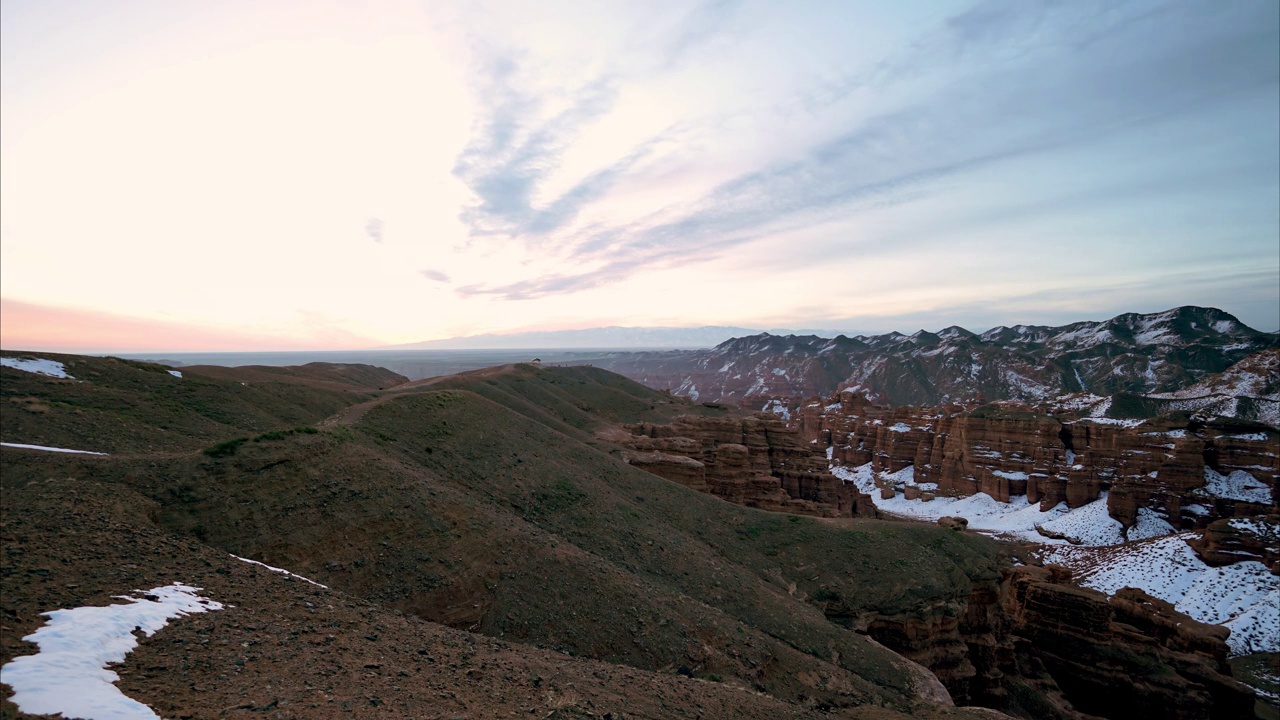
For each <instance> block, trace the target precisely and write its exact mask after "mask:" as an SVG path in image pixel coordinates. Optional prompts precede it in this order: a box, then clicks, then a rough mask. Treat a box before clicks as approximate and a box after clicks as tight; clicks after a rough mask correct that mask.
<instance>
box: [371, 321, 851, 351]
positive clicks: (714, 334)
mask: <svg viewBox="0 0 1280 720" xmlns="http://www.w3.org/2000/svg"><path fill="white" fill-rule="evenodd" d="M761 332H766V331H762V330H760V329H752V328H742V327H726V326H720V325H707V326H703V327H619V326H610V327H602V328H585V329H582V330H549V331H540V332H522V333H506V334H492V333H490V334H485V335H470V336H467V337H456V338H446V339H443V340H426V341H423V342H416V343H407V344H404V345H391V346H388V347H386V348H382V349H386V350H393V349H394V350H499V349H522V348H528V349H544V348H554V349H571V348H578V349H581V348H590V349H599V348H616V349H624V348H628V349H629V348H655V349H656V348H661V349H668V350H672V349H699V348H712V347H715V346H716V345H719V344H720V343H723V342H725V341H726V340H730V339H732V338H735V337H743V336H747V335H757V334H759V333H761ZM767 332H769V333H772V334H788V335H790V334H802V335H813V336H817V337H828V338H830V337H836V336H837V335H839V334H840V333H841V332H846V333H847V332H850V331H839V330H771V331H767Z"/></svg>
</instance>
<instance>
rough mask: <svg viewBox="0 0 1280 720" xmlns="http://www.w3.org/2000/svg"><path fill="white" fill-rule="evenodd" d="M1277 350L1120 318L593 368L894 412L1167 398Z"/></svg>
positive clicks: (1205, 327) (1185, 310)
mask: <svg viewBox="0 0 1280 720" xmlns="http://www.w3.org/2000/svg"><path fill="white" fill-rule="evenodd" d="M1275 347H1280V337H1277V336H1276V335H1274V334H1270V333H1263V332H1258V331H1256V330H1253V329H1252V328H1249V327H1247V326H1245V325H1244V324H1242V323H1241V322H1240V321H1239V320H1237V319H1236V318H1235V317H1233V316H1231V315H1230V314H1228V313H1225V312H1223V311H1221V310H1217V309H1214V308H1200V307H1191V306H1187V307H1180V308H1175V309H1172V310H1168V311H1165V312H1162V313H1153V314H1149V315H1140V314H1135V313H1129V314H1125V315H1119V316H1117V317H1114V318H1112V319H1110V320H1107V321H1103V322H1079V323H1073V324H1071V325H1064V326H1061V327H1043V326H1038V325H1018V326H1014V327H996V328H992V329H990V330H988V331H986V332H984V333H982V334H981V335H978V334H975V333H972V332H969V331H968V330H965V329H964V328H960V327H950V328H946V329H945V330H941V331H938V332H937V333H932V332H926V331H924V330H921V331H919V332H917V333H915V334H913V335H903V334H901V333H896V332H895V333H888V334H885V335H873V336H857V337H852V338H851V337H845V336H843V335H842V336H839V337H836V338H834V339H830V340H828V339H824V338H820V337H816V336H775V335H769V334H763V335H752V336H747V337H740V338H735V339H733V340H729V341H727V342H724V343H721V344H720V345H718V346H716V347H715V348H713V349H711V350H701V351H692V352H666V353H655V352H651V353H617V354H614V355H611V356H610V357H608V358H606V359H601V360H597V361H595V364H596V365H599V366H601V367H606V368H608V369H610V370H613V371H614V372H618V373H621V374H623V375H626V376H627V377H630V378H632V379H634V380H637V381H640V382H642V383H644V384H646V385H648V386H650V387H656V388H670V389H671V391H672V392H674V393H676V394H680V395H688V396H689V397H692V398H695V399H696V400H703V401H713V402H730V403H733V404H739V405H744V406H751V407H755V408H759V407H762V406H763V405H764V403H765V402H766V401H768V400H771V399H774V398H784V397H796V398H807V397H810V396H813V395H820V396H824V397H825V396H827V395H829V394H831V393H833V392H835V391H836V390H838V389H842V388H846V387H860V388H862V389H864V390H865V391H867V392H869V393H871V394H873V395H874V396H876V397H877V398H882V399H884V400H885V401H887V402H888V403H890V404H892V405H938V404H942V403H947V402H962V401H975V400H986V401H990V400H1022V401H1027V402H1032V401H1039V400H1044V399H1046V398H1050V397H1053V396H1056V395H1059V394H1062V393H1072V392H1088V393H1092V394H1094V395H1098V396H1109V395H1115V394H1117V393H1131V394H1150V393H1168V392H1176V391H1180V390H1183V389H1184V388H1187V387H1188V386H1191V385H1193V384H1195V383H1197V382H1199V381H1201V380H1203V379H1205V378H1206V377H1208V376H1210V375H1212V374H1214V373H1220V372H1222V371H1224V370H1226V369H1227V368H1229V367H1230V366H1232V365H1233V364H1234V363H1236V362H1237V361H1239V360H1241V359H1243V358H1244V357H1246V356H1248V355H1250V354H1251V353H1255V352H1258V351H1260V350H1265V349H1268V348H1275Z"/></svg>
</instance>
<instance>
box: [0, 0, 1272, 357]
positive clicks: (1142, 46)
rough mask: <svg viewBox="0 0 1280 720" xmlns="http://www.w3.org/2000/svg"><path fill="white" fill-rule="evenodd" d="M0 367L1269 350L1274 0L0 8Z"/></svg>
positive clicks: (82, 0)
mask: <svg viewBox="0 0 1280 720" xmlns="http://www.w3.org/2000/svg"><path fill="white" fill-rule="evenodd" d="M0 158H3V162H0V344H2V345H3V346H4V347H5V348H7V349H13V348H28V349H62V350H84V351H97V350H132V351H163V350H188V351H195V350H291V349H326V348H332V349H337V348H361V347H371V346H378V345H383V344H393V343H409V342H415V341H421V340H431V339H438V338H447V337H455V336H465V335H474V334H480V333H491V332H511V331H528V330H557V329H574V328H588V327H599V326H609V325H626V326H700V325H737V326H745V327H771V328H785V327H803V328H844V329H856V330H859V331H865V332H881V331H889V330H899V331H903V332H911V331H914V330H916V329H920V328H924V329H929V330H936V329H939V328H942V327H946V326H949V325H953V324H959V325H962V326H965V327H969V328H970V329H973V330H979V331H980V330H982V329H985V328H988V327H991V326H994V325H1000V324H1006V325H1011V324H1016V323H1034V324H1064V323H1067V322H1072V321H1077V320H1102V319H1106V318H1109V317H1112V316H1114V315H1117V314H1120V313H1124V312H1155V311H1160V310H1164V309H1167V308H1171V307H1175V306H1179V305H1206V306H1213V307H1219V308H1222V309H1224V310H1226V311H1228V312H1231V313H1233V314H1235V315H1237V316H1238V317H1240V319H1241V320H1243V321H1244V322H1245V323H1246V324H1248V325H1250V326H1253V327H1255V328H1258V329H1261V330H1268V331H1270V330H1276V329H1277V328H1280V3H1276V2H1274V0H1205V1H1196V0H1176V1H1174V2H1158V1H1139V2H1117V1H1115V0H1103V1H1101V2H1089V1H1088V0H1071V1H1070V2H1064V1H1043V2H1042V1H1037V0H1009V1H1008V2H975V1H974V0H937V1H932V2H913V3H885V2H879V1H874V0H867V1H860V0H839V1H837V2H788V3H776V2H750V1H743V2H738V1H735V0H714V1H711V2H684V1H670V2H668V1H666V0H661V1H658V2H654V1H646V2H634V3H631V2H599V3H581V2H558V1H555V0H547V1H545V2H538V3H528V2H459V3H449V2H444V1H440V0H430V1H424V2H407V1H401V0H386V1H385V2H384V1H381V0H350V1H349V2H339V1H335V0H305V1H300V2H292V1H291V0H272V2H248V1H244V0H223V1H221V2H217V3H202V2H188V1H181V0H180V1H173V0H137V1H135V2H123V1H118V2H102V1H101V0H4V2H3V4H0Z"/></svg>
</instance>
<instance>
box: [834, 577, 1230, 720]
mask: <svg viewBox="0 0 1280 720" xmlns="http://www.w3.org/2000/svg"><path fill="white" fill-rule="evenodd" d="M819 604H820V605H821V606H823V607H824V609H825V611H826V612H827V615H828V617H830V618H832V620H833V621H836V622H841V623H842V624H846V625H849V626H852V627H853V628H854V629H856V630H859V631H861V632H865V633H867V634H869V635H870V636H871V637H873V638H874V639H875V640H877V641H878V642H880V643H882V644H884V645H886V646H888V647H890V648H892V649H894V650H896V651H897V652H899V653H901V654H903V655H905V656H906V657H908V658H910V659H911V660H914V661H915V662H918V663H920V664H922V665H924V666H925V667H928V668H929V669H930V670H932V671H933V672H934V674H935V675H937V677H938V678H939V679H940V680H941V681H942V683H943V684H944V685H945V686H946V687H947V690H948V691H949V692H950V693H951V695H952V697H953V698H954V699H955V701H956V703H957V704H961V705H968V704H976V705H981V706H985V707H990V708H995V709H1000V710H1004V711H1006V712H1010V713H1013V714H1015V715H1019V716H1026V717H1038V718H1059V719H1066V718H1072V719H1079V718H1087V717H1095V716H1102V717H1109V718H1135V719H1139V720H1140V719H1144V718H1150V719H1152V720H1155V719H1156V718H1160V719H1165V718H1172V719H1175V720H1208V719H1216V718H1248V717H1252V713H1253V695H1252V693H1251V692H1250V691H1249V690H1248V688H1246V687H1245V686H1243V685H1241V684H1240V683H1238V682H1236V681H1235V680H1233V679H1232V678H1231V670H1230V667H1229V666H1228V665H1227V652H1228V648H1227V645H1226V642H1225V640H1226V637H1227V634H1228V631H1227V630H1226V629H1224V628H1221V627H1217V626H1213V625H1204V624H1202V623H1198V622H1196V621H1194V620H1192V619H1191V618H1189V617H1187V616H1186V615H1183V614H1181V613H1179V612H1177V611H1175V610H1174V609H1173V606H1171V605H1169V604H1168V603H1166V602H1163V601H1161V600H1158V599H1155V598H1152V597H1150V596H1149V595H1147V594H1146V593H1144V592H1142V591H1141V590H1135V589H1132V588H1126V589H1123V590H1121V591H1120V592H1118V593H1116V595H1115V596H1114V597H1112V598H1110V599H1108V598H1107V596H1105V595H1103V594H1102V593H1099V592H1097V591H1094V590H1089V589H1086V588H1081V587H1079V586H1077V585H1074V584H1072V582H1071V574H1070V571H1068V570H1067V569H1066V568H1063V567H1060V566H1049V567H1029V566H1023V567H1016V568H1009V569H1007V570H1006V571H1005V572H1004V573H1003V575H1002V577H1001V578H1000V579H999V580H998V581H993V582H990V583H986V584H979V585H978V586H977V587H975V588H973V590H972V591H971V592H970V594H969V595H968V596H967V597H963V598H955V599H954V600H952V601H949V602H938V603H935V604H934V605H932V606H930V607H925V608H917V609H916V610H914V611H912V612H911V613H909V614H878V613H862V614H857V613H853V612H851V611H849V610H848V608H846V607H844V605H843V604H842V603H841V602H840V600H839V599H838V598H837V599H830V598H828V599H827V600H825V601H824V602H822V603H819Z"/></svg>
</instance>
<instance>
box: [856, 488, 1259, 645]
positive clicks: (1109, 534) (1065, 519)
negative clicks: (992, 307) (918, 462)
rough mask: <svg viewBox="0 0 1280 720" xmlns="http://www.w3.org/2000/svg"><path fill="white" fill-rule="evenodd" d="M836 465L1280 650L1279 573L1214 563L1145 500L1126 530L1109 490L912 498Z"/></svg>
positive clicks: (1111, 587) (1087, 576)
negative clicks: (1071, 504) (1043, 496)
mask: <svg viewBox="0 0 1280 720" xmlns="http://www.w3.org/2000/svg"><path fill="white" fill-rule="evenodd" d="M831 472H832V474H834V475H836V476H837V477H839V478H841V479H843V480H844V481H845V482H850V483H853V484H855V485H856V486H857V487H858V489H859V490H861V491H862V492H865V493H867V494H868V495H870V496H871V498H872V501H873V502H874V503H875V505H876V507H877V508H879V509H880V510H881V511H883V512H886V513H891V514H894V515H899V516H902V517H909V518H914V519H917V520H935V521H936V520H937V519H938V518H942V517H949V516H950V517H963V518H965V519H966V520H968V521H969V529H971V530H977V531H979V532H985V533H990V534H993V535H997V536H1005V537H1013V538H1018V539H1021V540H1026V541H1031V542H1035V543H1039V544H1041V545H1044V546H1045V550H1044V561H1045V562H1046V563H1050V562H1052V563H1058V564H1061V565H1066V566H1067V567H1070V568H1071V569H1072V570H1073V571H1074V573H1075V576H1076V580H1077V581H1078V582H1080V584H1082V585H1084V586H1086V587H1091V588H1094V589H1095V590H1099V591H1101V592H1104V593H1107V594H1108V595H1112V594H1114V593H1115V592H1116V591H1117V590H1119V589H1120V588H1123V587H1136V588H1140V589H1142V590H1145V591H1146V592H1147V593H1149V594H1151V595H1152V596H1154V597H1158V598H1160V599H1162V600H1165V601H1167V602H1170V603H1173V604H1174V606H1175V607H1176V608H1177V609H1178V610H1179V611H1180V612H1183V613H1186V614H1187V615H1189V616H1191V617H1192V618H1194V619H1196V620H1199V621H1200V622H1205V623H1211V624H1214V625H1223V626H1225V627H1227V628H1228V629H1230V630H1231V637H1230V639H1229V640H1228V645H1229V646H1230V648H1231V652H1232V654H1233V655H1249V654H1252V653H1257V652H1280V578H1277V577H1276V576H1275V575H1272V574H1271V573H1270V572H1269V571H1268V570H1267V568H1266V566H1264V565H1263V564H1262V563H1260V562H1257V561H1247V562H1240V563H1236V564H1234V565H1229V566H1227V567H1221V568H1212V567H1209V566H1208V565H1206V564H1205V563H1204V561H1202V560H1201V559H1200V558H1199V556H1197V555H1196V554H1195V552H1194V551H1193V550H1192V549H1191V547H1190V546H1188V545H1187V542H1186V541H1187V540H1188V539H1192V538H1196V537H1199V534H1198V533H1181V534H1175V530H1174V528H1173V527H1172V526H1171V525H1170V524H1169V523H1167V522H1165V521H1164V520H1163V519H1162V518H1160V517H1159V516H1158V515H1157V514H1156V513H1154V512H1152V511H1151V510H1149V509H1147V508H1140V509H1139V511H1138V521H1137V523H1135V524H1134V525H1133V527H1131V528H1129V529H1128V530H1127V531H1126V530H1125V528H1124V527H1123V526H1122V525H1121V524H1120V523H1119V522H1118V521H1117V520H1115V519H1114V518H1112V517H1111V516H1110V515H1108V514H1107V495H1106V493H1103V494H1102V497H1100V498H1099V499H1097V500H1095V501H1093V502H1091V503H1089V504H1087V505H1084V506H1082V507H1078V508H1075V509H1068V508H1067V505H1066V503H1059V504H1058V505H1057V506H1055V507H1053V508H1051V509H1050V510H1048V511H1045V512H1041V511H1040V506H1039V505H1038V504H1031V503H1028V502H1027V498H1026V496H1021V495H1020V496H1015V497H1013V498H1010V502H1007V503H1003V502H999V501H997V500H995V499H993V498H992V497H991V496H989V495H987V494H985V493H976V494H974V495H970V496H968V497H964V498H950V497H936V498H933V499H931V500H928V501H925V500H923V499H919V498H917V499H914V500H908V499H907V498H906V496H905V494H904V493H903V492H897V493H895V495H894V496H893V497H892V498H889V499H882V498H881V497H880V488H879V487H878V486H877V485H876V474H875V473H874V472H873V471H872V469H871V465H870V464H867V465H863V466H860V467H856V468H847V467H842V466H839V465H834V466H832V468H831ZM880 481H881V483H885V482H887V483H891V484H892V485H893V486H894V487H895V488H897V489H898V490H905V489H906V488H907V487H911V486H915V487H916V488H918V489H919V490H921V491H928V490H931V489H932V488H931V487H928V486H926V485H924V484H916V483H915V481H914V473H913V469H912V468H911V467H907V468H905V469H903V470H900V471H898V472H896V473H892V474H889V473H884V474H881V475H880ZM1248 522H1252V523H1265V521H1264V520H1261V519H1249V520H1248ZM1277 531H1280V530H1273V531H1272V532H1277Z"/></svg>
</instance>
